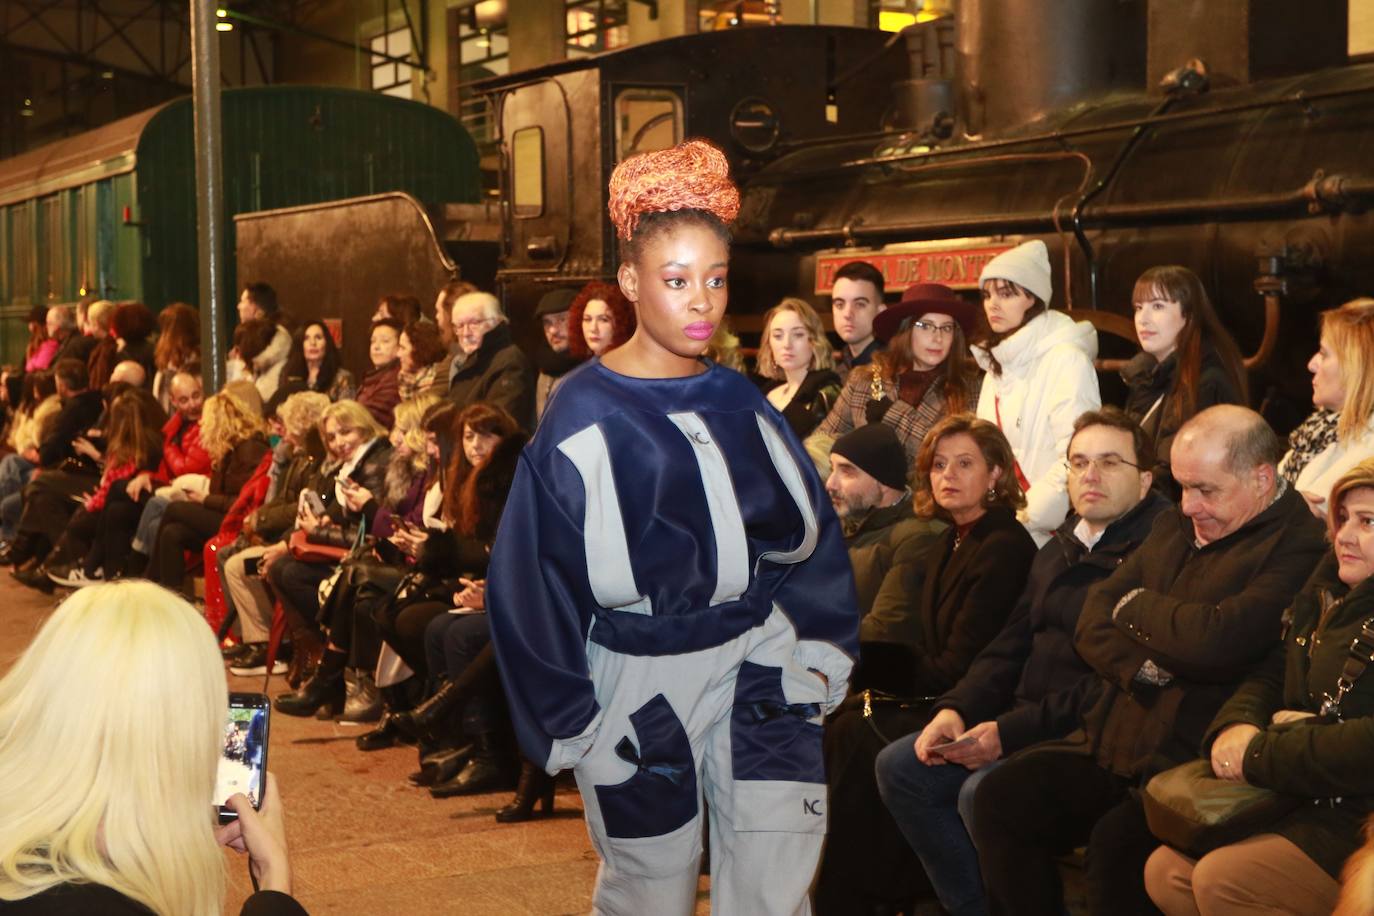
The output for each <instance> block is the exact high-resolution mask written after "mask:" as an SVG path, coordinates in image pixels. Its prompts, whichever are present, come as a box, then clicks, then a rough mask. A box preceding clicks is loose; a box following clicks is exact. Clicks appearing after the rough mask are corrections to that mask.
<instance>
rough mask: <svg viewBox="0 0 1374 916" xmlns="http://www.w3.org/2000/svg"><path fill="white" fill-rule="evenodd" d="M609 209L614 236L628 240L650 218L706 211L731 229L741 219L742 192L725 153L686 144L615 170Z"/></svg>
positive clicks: (703, 144) (701, 144)
mask: <svg viewBox="0 0 1374 916" xmlns="http://www.w3.org/2000/svg"><path fill="white" fill-rule="evenodd" d="M607 208H608V209H609V210H610V214H611V222H613V223H615V230H616V234H617V235H619V236H620V237H621V238H622V239H626V240H628V239H629V238H630V237H631V236H633V235H634V231H635V227H636V226H638V225H639V218H640V217H641V216H643V215H644V214H646V213H661V212H663V211H666V210H704V211H706V212H707V213H710V214H712V215H713V216H715V217H716V218H717V219H719V220H720V221H721V222H722V223H725V224H727V225H728V224H729V223H731V222H732V221H733V220H734V218H735V217H736V216H737V215H738V214H739V190H738V189H737V188H736V187H735V183H734V182H733V181H731V180H730V163H729V162H727V161H726V159H725V154H724V153H722V152H721V151H720V150H719V149H717V148H716V147H715V146H712V145H711V144H710V143H707V142H706V141H705V140H688V141H686V142H685V143H679V144H678V145H677V146H674V147H673V148H671V149H662V150H655V151H654V152H650V153H640V154H639V155H638V156H631V157H630V158H629V159H626V160H625V161H624V162H622V163H620V165H618V166H616V167H615V171H614V172H612V173H611V184H610V202H609V203H608V204H607Z"/></svg>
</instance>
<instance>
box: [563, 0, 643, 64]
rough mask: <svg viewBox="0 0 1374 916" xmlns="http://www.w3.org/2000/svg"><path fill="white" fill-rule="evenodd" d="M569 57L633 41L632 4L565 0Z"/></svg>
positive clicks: (605, 49)
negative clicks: (631, 25)
mask: <svg viewBox="0 0 1374 916" xmlns="http://www.w3.org/2000/svg"><path fill="white" fill-rule="evenodd" d="M565 6H566V9H567V14H566V18H565V32H566V34H567V38H568V56H569V57H587V56H590V55H592V54H595V53H597V52H599V51H613V50H615V49H616V48H622V47H624V46H625V45H627V44H629V41H630V26H629V21H630V19H629V15H630V14H629V4H627V3H624V2H616V0H565Z"/></svg>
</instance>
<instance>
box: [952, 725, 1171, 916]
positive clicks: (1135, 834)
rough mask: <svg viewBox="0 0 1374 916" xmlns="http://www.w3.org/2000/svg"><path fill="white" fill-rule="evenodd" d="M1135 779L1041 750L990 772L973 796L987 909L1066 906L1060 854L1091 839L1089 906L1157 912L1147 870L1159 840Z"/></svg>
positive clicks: (1039, 911)
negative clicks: (1147, 888)
mask: <svg viewBox="0 0 1374 916" xmlns="http://www.w3.org/2000/svg"><path fill="white" fill-rule="evenodd" d="M1133 785H1134V783H1133V782H1132V781H1131V780H1127V779H1125V778H1124V777H1121V776H1116V775H1114V774H1112V773H1109V772H1107V771H1106V770H1104V769H1102V768H1101V767H1100V766H1098V765H1097V763H1096V761H1094V760H1093V759H1092V758H1091V757H1087V756H1083V755H1080V754H1075V753H1073V752H1066V751H1033V752H1031V753H1027V754H1023V755H1021V756H1018V757H1013V758H1012V759H1010V760H1008V761H1007V762H1006V763H1004V764H1002V765H1001V766H999V767H998V768H997V769H995V770H993V771H992V772H991V773H989V774H988V775H987V777H986V778H985V779H984V780H983V782H982V784H981V785H979V787H978V792H977V794H976V795H975V796H974V799H973V812H974V814H973V816H974V821H975V822H976V823H977V824H978V858H979V863H980V864H981V866H982V871H983V881H984V883H985V884H986V886H987V893H988V909H989V911H990V912H992V913H994V914H1003V913H1007V914H1010V913H1025V914H1028V916H1046V914H1057V913H1062V912H1063V910H1064V889H1063V886H1062V884H1061V883H1060V879H1059V868H1058V864H1057V862H1056V861H1055V860H1056V857H1057V856H1060V855H1063V854H1065V853H1068V852H1071V851H1072V850H1073V849H1075V848H1076V847H1078V846H1081V845H1083V844H1084V843H1086V844H1087V846H1088V858H1087V871H1086V878H1087V883H1088V908H1089V911H1090V912H1092V913H1094V914H1104V916H1105V914H1113V916H1115V914H1136V913H1158V912H1159V911H1158V910H1157V909H1156V908H1155V907H1154V905H1153V904H1152V903H1151V902H1150V898H1149V896H1148V895H1147V894H1146V893H1145V877H1144V873H1145V860H1146V859H1148V858H1149V857H1150V853H1152V852H1154V850H1155V848H1156V847H1157V846H1159V841H1158V840H1156V839H1155V838H1154V837H1153V836H1152V835H1151V834H1150V829H1149V827H1148V826H1147V825H1146V823H1145V811H1144V808H1143V807H1142V806H1141V803H1140V799H1139V796H1138V795H1136V794H1135V793H1134V792H1133V791H1132V787H1133Z"/></svg>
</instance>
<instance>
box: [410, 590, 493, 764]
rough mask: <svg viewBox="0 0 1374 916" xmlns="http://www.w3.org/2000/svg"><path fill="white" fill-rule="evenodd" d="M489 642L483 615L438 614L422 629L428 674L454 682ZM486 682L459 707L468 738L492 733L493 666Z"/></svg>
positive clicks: (487, 628) (466, 670)
mask: <svg viewBox="0 0 1374 916" xmlns="http://www.w3.org/2000/svg"><path fill="white" fill-rule="evenodd" d="M490 643H491V625H490V624H489V623H488V622H487V615H486V614H447V613H445V614H438V615H436V616H435V617H433V618H431V619H430V621H429V625H428V626H427V627H425V657H426V659H428V662H429V670H430V673H431V674H434V675H438V674H439V673H441V672H442V673H443V674H444V675H445V676H446V677H447V678H448V679H449V680H450V681H457V680H459V679H460V678H462V677H463V675H464V674H465V673H468V672H469V671H471V669H472V666H473V663H474V662H475V661H476V660H477V658H478V657H479V656H481V655H482V650H483V649H485V648H486V647H487V645H488V644H490ZM490 668H491V671H490V675H491V677H490V681H491V682H490V683H483V684H481V685H480V686H479V687H478V688H477V689H475V690H474V691H473V692H472V693H471V694H470V695H469V697H468V700H467V703H466V704H465V705H464V706H463V732H464V733H465V734H467V735H468V736H469V737H472V736H475V735H485V734H490V733H491V732H493V731H495V730H496V717H497V710H496V708H495V707H496V704H495V703H494V702H493V699H494V698H493V695H492V694H493V693H494V692H495V691H499V690H500V687H499V684H498V683H497V678H496V666H495V665H491V666H490Z"/></svg>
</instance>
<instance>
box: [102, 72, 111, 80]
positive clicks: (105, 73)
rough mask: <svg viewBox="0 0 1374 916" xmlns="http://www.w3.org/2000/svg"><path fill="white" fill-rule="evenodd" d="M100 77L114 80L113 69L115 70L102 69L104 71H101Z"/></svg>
mask: <svg viewBox="0 0 1374 916" xmlns="http://www.w3.org/2000/svg"><path fill="white" fill-rule="evenodd" d="M100 78H101V79H103V80H112V79H114V71H113V70H102V71H100Z"/></svg>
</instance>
